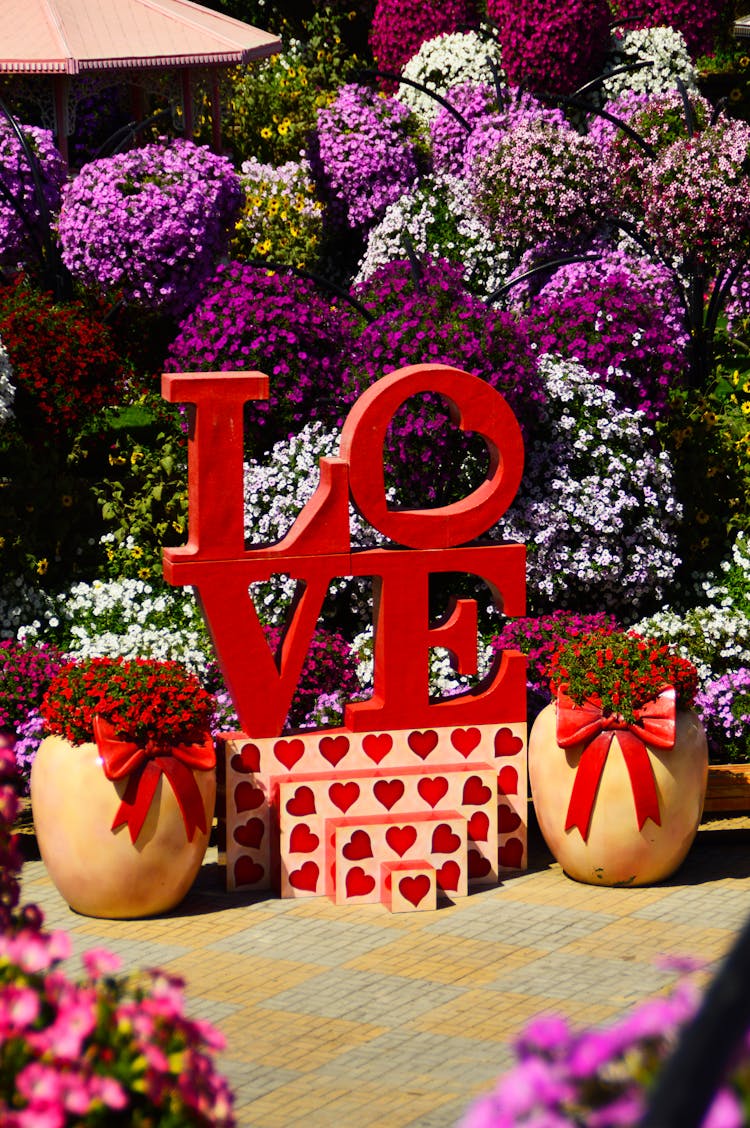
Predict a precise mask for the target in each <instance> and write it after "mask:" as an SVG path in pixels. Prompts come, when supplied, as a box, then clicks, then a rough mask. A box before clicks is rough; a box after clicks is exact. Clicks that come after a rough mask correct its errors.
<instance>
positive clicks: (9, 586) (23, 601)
mask: <svg viewBox="0 0 750 1128" xmlns="http://www.w3.org/2000/svg"><path fill="white" fill-rule="evenodd" d="M54 615H55V613H54V607H53V601H52V597H51V596H49V595H47V593H46V592H45V591H42V590H40V589H37V588H33V587H31V585H30V584H28V583H26V581H25V580H24V579H23V578H22V577H21V576H16V577H15V579H13V580H8V581H6V582H5V583H0V641H3V642H5V641H9V640H11V639H14V638H16V637H17V636H18V638H19V641H22V636H21V634H20V632H21V631H22V630H23V629H24V624H25V623H28V624H31V629H33V630H34V631H41V630H42V629H44V628H45V627H46V625H47V623H48V622H49V620H50V619H52V618H54Z"/></svg>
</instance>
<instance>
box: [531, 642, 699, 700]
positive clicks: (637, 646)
mask: <svg viewBox="0 0 750 1128" xmlns="http://www.w3.org/2000/svg"><path fill="white" fill-rule="evenodd" d="M546 673H547V676H548V677H549V679H550V688H551V690H552V692H553V693H554V694H556V693H557V692H558V690H560V689H562V690H564V691H565V692H566V693H567V694H568V695H569V696H570V697H571V698H572V699H573V700H574V701H575V702H576V704H578V705H582V704H583V702H584V701H585V700H586V699H593V700H595V701H596V702H597V704H599V705H600V706H601V708H602V710H603V711H604V713H605V714H607V713H618V714H619V715H621V716H622V717H623V718H624V719H625V720H626V721H632V720H633V719H634V714H635V710H636V709H639V708H640V707H641V706H643V705H645V704H646V702H647V701H654V700H655V699H656V698H657V697H658V696H659V694H660V693H661V691H662V690H663V689H666V688H667V686H673V687H674V690H675V693H676V696H677V703H678V705H680V706H682V707H683V708H689V706H690V705H692V703H693V700H694V698H695V693H696V689H697V685H698V674H697V670H696V668H695V666H694V665H693V664H692V662H688V661H687V659H685V658H680V657H678V656H677V655H676V654H674V653H673V651H672V650H671V649H670V648H669V647H668V646H666V645H662V644H661V643H659V641H658V640H657V639H654V638H645V637H644V636H643V635H639V634H637V633H636V632H635V631H627V632H615V633H613V634H610V633H605V632H603V631H595V632H592V633H591V634H587V635H582V636H580V637H579V638H576V639H573V640H572V641H569V642H566V643H564V644H563V645H562V646H561V647H560V648H559V649H558V650H557V651H555V653H554V654H553V655H552V658H551V660H550V662H549V665H548V667H547V670H546Z"/></svg>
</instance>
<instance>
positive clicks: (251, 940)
mask: <svg viewBox="0 0 750 1128" xmlns="http://www.w3.org/2000/svg"><path fill="white" fill-rule="evenodd" d="M532 843H534V844H535V845H534V849H533V850H532V856H531V861H532V865H531V869H530V871H529V873H527V874H525V875H523V876H519V877H516V878H513V879H510V880H507V881H505V882H504V883H503V884H502V885H501V886H499V887H498V888H496V889H491V890H488V891H483V892H479V893H475V894H473V895H472V896H470V897H468V898H466V899H465V900H463V901H460V902H458V903H457V904H456V905H453V906H446V907H444V908H441V909H439V910H438V911H437V912H436V913H414V914H404V915H400V916H391V915H390V914H389V913H388V912H387V911H386V910H385V909H384V908H382V907H381V906H377V905H372V906H370V905H368V906H362V907H359V908H335V907H334V906H333V905H331V904H330V903H329V902H327V901H325V900H302V901H278V900H265V901H264V900H261V899H257V898H252V899H251V898H248V897H247V896H245V897H243V896H242V895H228V894H225V893H224V892H222V891H221V889H220V888H219V886H218V884H217V873H216V863H215V854H214V855H213V856H212V855H211V853H209V857H208V859H207V862H206V864H205V865H204V866H203V869H202V872H201V875H200V877H199V879H198V881H197V883H196V886H195V887H194V889H193V890H192V892H191V893H190V895H189V896H188V898H187V900H186V901H185V902H183V905H182V906H181V907H180V908H179V909H178V910H176V911H175V912H174V913H171V914H169V915H167V916H164V917H161V918H158V919H154V920H147V921H99V920H91V919H88V918H85V917H81V916H77V915H76V914H74V913H72V912H71V911H70V910H69V909H68V907H67V906H66V905H65V904H64V903H63V901H62V900H61V898H60V897H59V895H58V894H57V892H56V890H55V889H54V888H53V886H52V885H51V883H50V882H49V879H48V878H47V876H46V872H45V870H44V867H43V866H42V864H41V862H29V863H27V865H26V867H25V869H24V886H25V896H26V898H27V899H34V900H36V901H38V902H39V903H40V904H41V905H42V906H43V908H44V910H45V912H46V914H47V921H48V923H49V925H50V926H54V927H62V928H65V929H67V930H68V932H69V933H70V934H71V937H72V939H73V943H74V949H75V951H76V952H77V953H80V952H81V951H82V950H84V949H85V948H87V947H92V946H94V945H105V946H107V947H109V948H111V949H112V950H114V951H116V952H118V953H119V954H120V955H121V956H122V957H123V959H124V961H125V964H126V966H127V967H130V968H134V967H138V966H148V965H151V966H153V965H154V964H159V965H161V966H163V967H165V968H167V969H168V970H169V971H171V972H174V973H177V974H180V975H183V976H185V978H186V979H187V981H188V996H189V1013H190V1014H191V1015H194V1016H196V1017H198V1016H200V1017H202V1018H205V1019H209V1020H210V1021H212V1022H213V1023H215V1024H216V1025H217V1026H218V1027H219V1028H220V1029H221V1030H223V1032H224V1033H225V1035H226V1037H227V1039H228V1050H227V1052H226V1054H225V1055H224V1056H223V1057H222V1061H221V1065H222V1068H223V1069H224V1071H225V1072H226V1073H227V1075H228V1076H229V1077H230V1079H231V1081H232V1083H233V1085H234V1088H235V1092H236V1094H237V1112H238V1120H239V1122H240V1124H241V1125H243V1126H251V1128H289V1126H291V1125H301V1124H305V1125H307V1126H309V1128H350V1126H352V1128H365V1126H372V1128H407V1126H409V1128H450V1126H452V1125H453V1124H455V1122H456V1120H457V1119H458V1117H459V1116H460V1114H461V1112H462V1110H463V1109H464V1108H465V1106H466V1104H467V1102H468V1101H469V1100H470V1099H471V1097H472V1096H473V1095H474V1094H476V1093H478V1092H481V1091H482V1090H483V1089H486V1088H487V1087H488V1086H490V1085H491V1084H492V1082H493V1080H494V1078H495V1077H496V1076H497V1074H498V1073H499V1072H500V1071H501V1070H502V1069H503V1068H504V1067H505V1066H506V1065H507V1064H508V1062H509V1061H510V1052H509V1049H508V1042H509V1040H510V1039H511V1038H512V1037H513V1036H514V1035H515V1034H516V1033H517V1032H518V1031H519V1030H520V1029H521V1028H522V1027H523V1025H524V1024H525V1023H526V1022H527V1021H529V1019H531V1018H533V1017H534V1016H535V1015H538V1014H540V1013H542V1012H545V1011H556V1012H558V1013H562V1014H565V1015H568V1016H570V1017H571V1018H573V1019H575V1020H577V1021H579V1022H587V1023H589V1022H590V1023H593V1022H602V1021H607V1020H608V1019H611V1018H613V1017H615V1016H616V1015H618V1014H620V1013H621V1012H622V1011H624V1010H625V1009H627V1008H628V1007H630V1006H631V1005H632V1004H633V1003H634V1002H636V1001H637V1000H639V999H642V998H644V997H646V996H648V995H651V994H654V993H656V992H658V991H660V990H663V989H665V988H666V987H667V986H668V985H669V984H670V982H672V980H673V974H672V973H671V972H669V971H666V970H664V969H663V968H660V967H658V966H656V965H655V963H654V960H655V958H656V957H658V956H660V955H666V954H673V955H680V954H682V955H693V956H698V957H701V958H703V959H706V960H708V961H714V960H716V959H717V958H719V957H720V956H721V955H722V954H723V953H724V952H725V951H726V949H727V948H728V946H729V945H730V944H731V941H732V938H733V936H734V934H735V932H736V930H737V929H738V928H739V927H740V925H741V924H742V922H743V920H744V918H745V916H746V915H747V913H748V912H750V896H749V894H750V820H742V819H734V820H730V821H724V822H721V821H713V822H712V823H710V824H709V825H707V826H706V827H705V828H704V829H702V830H701V832H700V833H699V835H698V840H697V842H696V844H695V846H694V847H693V850H692V852H691V854H690V856H689V858H688V860H687V862H686V863H685V865H684V866H683V867H682V869H681V870H680V872H679V873H678V874H677V875H676V876H675V877H674V878H673V879H672V880H671V881H669V882H666V883H665V884H663V885H660V886H657V887H653V888H648V889H604V888H594V887H591V886H586V885H578V884H576V883H575V882H572V881H570V880H568V879H567V878H566V877H565V876H564V875H563V873H562V872H561V871H560V868H559V867H558V866H557V865H555V864H554V863H552V861H551V859H550V857H549V855H548V854H547V853H546V850H545V848H544V846H543V844H542V843H541V842H540V841H539V839H538V837H537V838H534V837H533V836H532Z"/></svg>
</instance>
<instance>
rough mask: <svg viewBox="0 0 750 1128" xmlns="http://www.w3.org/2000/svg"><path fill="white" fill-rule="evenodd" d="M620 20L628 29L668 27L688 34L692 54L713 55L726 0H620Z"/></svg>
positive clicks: (724, 18)
mask: <svg viewBox="0 0 750 1128" xmlns="http://www.w3.org/2000/svg"><path fill="white" fill-rule="evenodd" d="M613 8H614V9H615V10H616V12H617V18H618V19H626V20H628V21H630V20H632V21H633V22H632V23H630V22H629V23H628V27H629V28H637V27H664V26H669V27H673V28H675V29H676V30H677V31H681V32H682V34H683V35H684V36H685V40H686V42H687V45H688V47H689V48H690V53H691V54H692V55H693V56H696V55H705V54H711V53H712V51H713V49H714V45H715V41H716V36H717V34H718V32H719V31H720V30H721V27H722V24H724V23H725V22H726V19H727V12H728V10H729V9H728V6H727V3H726V0H617V3H616V4H613Z"/></svg>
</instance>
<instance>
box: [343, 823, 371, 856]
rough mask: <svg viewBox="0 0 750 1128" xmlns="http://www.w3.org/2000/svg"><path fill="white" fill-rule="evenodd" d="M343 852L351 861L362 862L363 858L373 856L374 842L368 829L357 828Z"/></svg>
mask: <svg viewBox="0 0 750 1128" xmlns="http://www.w3.org/2000/svg"><path fill="white" fill-rule="evenodd" d="M342 853H343V855H344V857H345V858H346V859H347V861H350V862H361V861H362V859H363V858H372V857H373V853H372V842H371V841H370V835H369V834H368V833H367V831H365V830H355V831H354V834H353V835H352V836H351V838H350V839H349V841H348V842H347V844H346V846H344V849H343V851H342Z"/></svg>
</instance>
